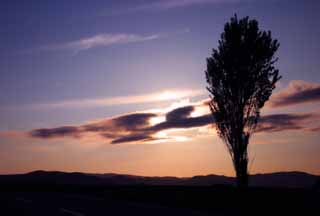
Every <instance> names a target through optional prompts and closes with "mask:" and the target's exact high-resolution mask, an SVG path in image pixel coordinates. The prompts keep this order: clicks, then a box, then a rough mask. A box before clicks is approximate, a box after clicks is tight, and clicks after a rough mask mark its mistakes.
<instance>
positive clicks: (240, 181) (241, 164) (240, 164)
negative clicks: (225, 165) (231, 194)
mask: <svg viewBox="0 0 320 216" xmlns="http://www.w3.org/2000/svg"><path fill="white" fill-rule="evenodd" d="M239 140H240V143H241V144H240V145H239V147H238V148H237V150H236V151H235V152H234V168H235V171H236V178H237V186H238V188H239V189H241V190H245V189H247V188H248V184H249V177H248V151H247V150H248V148H247V147H248V143H249V139H248V137H245V136H243V137H241V139H239Z"/></svg>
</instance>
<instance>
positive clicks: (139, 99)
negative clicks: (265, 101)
mask: <svg viewBox="0 0 320 216" xmlns="http://www.w3.org/2000/svg"><path fill="white" fill-rule="evenodd" d="M205 94H206V92H205V90H201V89H194V90H183V89H180V90H165V91H160V92H154V93H149V94H141V95H129V96H117V97H107V98H95V99H76V100H63V101H56V102H48V103H39V104H32V105H30V106H31V107H32V108H75V107H77V108H86V107H101V106H102V107H103V106H114V105H125V104H147V103H154V102H161V101H173V100H180V99H183V98H191V97H195V96H201V95H205Z"/></svg>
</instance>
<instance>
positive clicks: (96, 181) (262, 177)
mask: <svg viewBox="0 0 320 216" xmlns="http://www.w3.org/2000/svg"><path fill="white" fill-rule="evenodd" d="M235 183H236V179H235V178H234V177H227V176H221V175H204V176H194V177H185V178H178V177H170V176H169V177H145V176H135V175H123V174H113V173H108V174H91V173H80V172H71V173H68V172H58V171H41V170H39V171H34V172H30V173H26V174H14V175H0V184H2V185H5V184H11V185H12V184H55V185H164V186H170V185H172V186H213V185H235ZM319 183H320V176H317V175H312V174H308V173H304V172H277V173H267V174H255V175H251V176H250V186H253V187H285V188H312V187H317V188H319Z"/></svg>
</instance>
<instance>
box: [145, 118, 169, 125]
mask: <svg viewBox="0 0 320 216" xmlns="http://www.w3.org/2000/svg"><path fill="white" fill-rule="evenodd" d="M164 121H166V117H165V116H157V117H153V118H151V119H150V120H149V123H150V125H151V126H154V125H157V124H159V123H161V122H164Z"/></svg>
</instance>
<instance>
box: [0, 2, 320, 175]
mask: <svg viewBox="0 0 320 216" xmlns="http://www.w3.org/2000/svg"><path fill="white" fill-rule="evenodd" d="M319 11H320V2H319V0H268V1H265V0H90V1H89V0H68V1H65V0H54V1H52V0H29V1H19V0H2V1H1V3H0V23H1V29H0V39H1V43H0V74H1V76H0V92H1V93H0V119H1V121H0V158H1V162H0V173H1V174H7V173H22V172H29V171H33V170H40V169H41V170H59V171H79V172H90V173H109V172H112V173H123V174H134V175H146V176H194V175H207V174H222V175H228V176H233V175H234V172H233V167H232V163H231V158H230V156H229V155H228V151H227V148H226V147H225V145H224V144H223V142H222V141H221V140H220V138H219V137H218V136H217V134H216V131H215V128H214V120H213V118H212V117H211V115H210V113H209V108H208V105H207V103H206V102H207V98H208V93H207V92H206V81H205V73H204V71H205V68H206V58H207V57H208V56H209V55H210V54H211V50H212V48H216V47H217V44H218V40H219V37H220V34H221V32H222V31H223V26H224V24H225V23H226V22H227V21H229V19H230V17H232V16H233V15H234V14H235V13H237V15H238V17H244V16H249V17H250V18H254V19H257V20H258V21H259V25H260V28H261V29H263V30H271V31H272V36H273V37H274V38H276V39H278V40H279V42H280V48H279V50H278V52H277V57H279V61H278V62H277V67H278V69H279V70H280V75H281V76H282V77H283V78H282V79H281V81H280V82H279V84H278V85H277V88H276V90H275V91H274V94H273V95H272V97H271V99H270V101H269V102H268V103H267V104H266V105H265V107H264V108H263V110H262V117H261V121H260V125H259V127H258V129H257V132H256V134H254V136H253V138H252V139H251V142H250V147H249V150H250V159H251V161H250V164H249V170H250V173H265V172H276V171H305V172H309V173H313V174H318V175H320V157H319V155H320V143H319V140H320V71H319V68H320V60H319V52H320V39H319V38H320V28H319V24H318V22H319V20H320V13H319Z"/></svg>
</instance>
